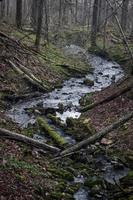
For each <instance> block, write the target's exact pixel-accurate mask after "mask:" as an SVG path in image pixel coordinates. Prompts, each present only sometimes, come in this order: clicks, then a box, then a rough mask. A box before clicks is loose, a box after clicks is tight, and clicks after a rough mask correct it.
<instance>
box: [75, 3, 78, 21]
mask: <svg viewBox="0 0 133 200" xmlns="http://www.w3.org/2000/svg"><path fill="white" fill-rule="evenodd" d="M75 1H76V2H75V23H76V24H77V23H78V0H75Z"/></svg>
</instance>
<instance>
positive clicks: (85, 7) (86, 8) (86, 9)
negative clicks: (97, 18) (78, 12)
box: [83, 0, 88, 25]
mask: <svg viewBox="0 0 133 200" xmlns="http://www.w3.org/2000/svg"><path fill="white" fill-rule="evenodd" d="M87 11H88V0H84V9H83V25H86V19H87Z"/></svg>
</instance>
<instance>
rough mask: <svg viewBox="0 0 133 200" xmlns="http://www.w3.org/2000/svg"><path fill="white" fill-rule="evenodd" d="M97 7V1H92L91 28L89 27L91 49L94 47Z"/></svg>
mask: <svg viewBox="0 0 133 200" xmlns="http://www.w3.org/2000/svg"><path fill="white" fill-rule="evenodd" d="M98 5H99V0H94V4H93V16H92V27H91V47H94V46H96V36H97V18H98Z"/></svg>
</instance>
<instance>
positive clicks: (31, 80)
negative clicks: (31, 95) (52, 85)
mask: <svg viewBox="0 0 133 200" xmlns="http://www.w3.org/2000/svg"><path fill="white" fill-rule="evenodd" d="M7 62H8V63H9V64H10V65H11V67H12V68H13V70H14V71H16V72H17V73H18V74H20V75H21V76H23V77H24V78H25V79H26V80H27V81H28V82H29V83H30V84H31V85H33V86H34V87H36V88H38V89H39V90H40V91H43V92H46V91H47V90H48V88H46V87H44V86H43V85H42V84H40V81H39V80H38V79H36V78H35V76H34V75H31V76H29V75H28V74H27V73H26V70H25V71H24V68H25V67H24V68H23V70H22V66H21V69H20V68H19V67H17V66H16V65H15V63H13V62H12V61H11V60H9V61H7ZM33 77H34V78H33Z"/></svg>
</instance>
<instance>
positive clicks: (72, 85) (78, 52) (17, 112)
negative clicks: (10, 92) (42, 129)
mask: <svg viewBox="0 0 133 200" xmlns="http://www.w3.org/2000/svg"><path fill="white" fill-rule="evenodd" d="M64 53H65V54H66V55H75V56H79V57H84V59H85V60H86V61H87V62H88V63H89V64H91V68H92V69H93V73H88V74H87V75H86V76H85V77H83V78H70V79H69V80H67V81H64V83H63V85H62V88H58V89H54V90H53V91H52V92H50V93H48V94H44V95H42V96H41V97H39V98H33V99H31V100H29V101H27V102H21V103H18V104H16V105H15V106H13V107H12V109H11V110H10V111H9V112H8V113H7V114H8V116H9V117H11V118H12V119H13V120H14V121H15V122H17V123H18V124H20V126H21V127H26V126H27V125H28V123H34V122H35V116H28V114H27V113H26V112H25V109H26V108H31V107H33V106H35V105H37V104H38V103H43V107H44V108H55V109H58V105H59V103H61V104H63V105H64V106H66V107H67V109H65V110H64V112H63V113H59V112H57V113H56V114H57V116H58V117H60V118H61V120H62V121H63V122H65V121H66V118H67V117H73V118H79V117H80V115H81V113H80V112H79V111H78V107H79V100H80V99H81V97H82V96H84V95H85V94H87V93H91V92H95V91H100V90H101V89H102V88H106V87H108V86H109V85H110V84H111V83H112V82H116V81H118V80H119V79H120V78H122V77H123V76H124V72H123V70H122V68H121V67H120V65H119V64H117V63H116V62H113V61H107V60H105V59H103V58H100V57H98V56H95V55H91V54H89V53H87V52H86V51H85V50H84V49H82V48H80V47H78V46H75V45H70V46H67V47H65V48H64ZM81 70H82V66H81ZM86 78H88V79H90V80H92V81H94V85H93V86H86V85H85V84H84V80H85V79H86Z"/></svg>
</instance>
